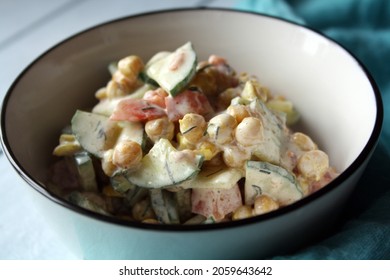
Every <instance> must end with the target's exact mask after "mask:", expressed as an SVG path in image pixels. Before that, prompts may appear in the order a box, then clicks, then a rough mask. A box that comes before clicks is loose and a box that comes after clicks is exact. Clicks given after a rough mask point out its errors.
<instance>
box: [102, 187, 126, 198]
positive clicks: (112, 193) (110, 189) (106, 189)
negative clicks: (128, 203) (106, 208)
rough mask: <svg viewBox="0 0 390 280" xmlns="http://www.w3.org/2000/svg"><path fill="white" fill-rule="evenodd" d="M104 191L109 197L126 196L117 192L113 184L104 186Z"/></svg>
mask: <svg viewBox="0 0 390 280" xmlns="http://www.w3.org/2000/svg"><path fill="white" fill-rule="evenodd" d="M102 193H103V194H104V195H105V196H109V197H124V195H123V194H122V193H120V192H117V191H116V190H115V189H114V188H113V187H112V186H111V185H107V186H104V187H103V190H102Z"/></svg>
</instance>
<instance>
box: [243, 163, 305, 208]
mask: <svg viewBox="0 0 390 280" xmlns="http://www.w3.org/2000/svg"><path fill="white" fill-rule="evenodd" d="M245 168H246V176H245V177H246V178H245V204H246V205H253V203H254V201H255V198H256V197H257V196H259V195H261V194H267V195H268V196H270V197H271V198H272V199H274V200H275V201H277V202H278V203H279V204H280V205H288V204H291V203H293V202H295V201H297V200H299V199H301V198H302V197H303V191H302V189H301V187H300V185H299V184H298V182H297V180H296V178H295V176H294V175H293V174H291V173H290V172H288V171H287V170H286V169H284V168H282V167H280V166H277V165H273V164H271V163H268V162H261V161H248V162H247V163H246V166H245Z"/></svg>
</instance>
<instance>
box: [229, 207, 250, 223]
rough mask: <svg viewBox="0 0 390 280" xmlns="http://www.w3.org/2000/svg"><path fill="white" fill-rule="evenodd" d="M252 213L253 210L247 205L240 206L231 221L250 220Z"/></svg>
mask: <svg viewBox="0 0 390 280" xmlns="http://www.w3.org/2000/svg"><path fill="white" fill-rule="evenodd" d="M252 212H253V209H252V207H250V206H249V205H241V206H240V207H238V208H237V209H236V210H235V211H234V212H233V216H232V220H233V221H236V220H242V219H246V218H250V217H252V215H253V214H252Z"/></svg>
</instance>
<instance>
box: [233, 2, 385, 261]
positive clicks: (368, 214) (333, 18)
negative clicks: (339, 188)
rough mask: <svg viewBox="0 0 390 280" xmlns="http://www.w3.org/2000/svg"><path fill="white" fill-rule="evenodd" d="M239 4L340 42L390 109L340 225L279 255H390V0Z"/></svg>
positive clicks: (357, 257)
mask: <svg viewBox="0 0 390 280" xmlns="http://www.w3.org/2000/svg"><path fill="white" fill-rule="evenodd" d="M236 8H237V9H241V10H249V11H254V12H260V13H264V14H269V15H273V16H277V17H281V18H285V19H288V20H291V21H294V22H297V23H300V24H303V25H306V26H308V27H310V28H313V29H315V30H317V31H320V32H322V33H323V34H325V35H327V36H328V37H331V38H332V39H334V40H336V41H337V42H339V43H340V44H341V45H342V46H344V47H345V48H347V49H348V50H349V51H350V52H352V53H353V54H354V55H355V56H356V57H357V58H358V59H359V60H360V61H361V62H362V63H363V64H364V65H365V66H366V67H367V69H368V70H369V72H370V73H371V74H372V76H373V77H374V79H375V81H376V83H377V84H378V86H379V89H380V91H381V94H382V99H383V105H384V111H385V117H384V123H383V129H382V134H381V137H380V140H379V143H378V146H377V148H376V150H375V152H374V154H373V157H372V159H371V161H370V163H369V164H368V167H367V169H366V171H365V172H364V174H363V176H362V178H361V180H360V181H359V183H358V185H357V187H356V190H355V192H354V193H353V195H352V197H351V199H350V200H349V202H348V205H347V207H346V211H345V212H344V215H343V217H342V220H341V223H340V225H339V226H338V227H337V228H336V229H335V230H334V231H333V232H332V233H331V234H330V235H328V236H327V237H326V238H324V239H322V240H319V241H318V242H316V243H315V244H312V245H311V246H309V247H306V248H304V249H301V250H298V251H297V252H293V253H291V254H289V255H284V256H276V257H275V259H337V260H342V259H349V260H371V259H386V260H389V259H390V116H389V114H388V112H389V109H390V1H388V0H343V1H339V0H327V1H323V0H261V1H256V0H241V1H237V3H236ZM356 125H359V124H356Z"/></svg>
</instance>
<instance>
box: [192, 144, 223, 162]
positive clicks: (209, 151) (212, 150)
mask: <svg viewBox="0 0 390 280" xmlns="http://www.w3.org/2000/svg"><path fill="white" fill-rule="evenodd" d="M195 152H196V153H199V154H201V155H203V157H204V160H211V159H212V158H213V157H215V156H216V155H217V154H218V153H219V152H220V150H219V149H218V147H217V146H216V145H214V144H213V143H211V142H209V141H202V142H201V143H200V144H199V145H198V147H197V149H196V151H195Z"/></svg>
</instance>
